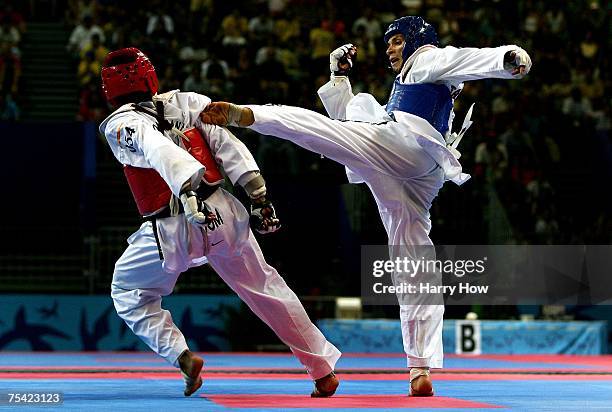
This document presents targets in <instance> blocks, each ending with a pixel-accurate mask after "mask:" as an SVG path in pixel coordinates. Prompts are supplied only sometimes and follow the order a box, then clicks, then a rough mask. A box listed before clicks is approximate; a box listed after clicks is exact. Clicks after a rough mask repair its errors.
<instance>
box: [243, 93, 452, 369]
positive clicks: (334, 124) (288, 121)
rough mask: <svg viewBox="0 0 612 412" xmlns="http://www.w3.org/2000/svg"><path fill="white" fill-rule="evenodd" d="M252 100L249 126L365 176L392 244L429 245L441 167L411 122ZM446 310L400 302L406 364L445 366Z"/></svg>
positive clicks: (441, 177)
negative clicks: (359, 118) (336, 116)
mask: <svg viewBox="0 0 612 412" xmlns="http://www.w3.org/2000/svg"><path fill="white" fill-rule="evenodd" d="M247 107H249V108H250V109H251V110H253V114H254V116H255V123H254V124H253V125H252V126H250V128H251V129H253V130H255V131H257V132H259V133H261V134H264V135H271V136H276V137H279V138H282V139H285V140H289V141H291V142H293V143H295V144H297V145H298V146H301V147H303V148H305V149H307V150H310V151H313V152H315V153H319V154H322V155H323V156H325V157H327V158H330V159H332V160H335V161H336V162H338V163H341V164H343V165H344V166H346V167H348V168H349V169H350V170H351V171H353V172H355V173H357V175H359V176H360V177H361V178H363V180H364V181H365V182H366V183H367V184H368V186H369V187H370V190H371V191H372V193H373V194H374V197H375V199H376V202H377V204H378V208H379V212H380V215H381V219H382V221H383V224H384V226H385V229H386V230H387V234H388V236H389V245H432V242H431V240H430V239H429V230H430V228H431V222H430V220H429V208H430V206H431V202H432V201H433V199H434V198H435V197H436V195H437V193H438V190H439V189H440V187H442V184H443V183H444V174H443V172H442V170H441V168H440V167H438V165H437V163H436V162H435V160H434V159H433V158H432V157H431V156H430V155H429V154H428V153H427V152H426V151H425V150H424V149H423V148H422V147H421V146H420V145H419V143H418V142H417V139H416V135H415V134H414V132H412V131H410V129H408V128H406V127H405V126H403V125H402V124H400V123H397V122H387V123H381V124H372V123H366V122H355V121H342V120H332V119H330V118H328V117H326V116H323V115H321V114H319V113H316V112H313V111H310V110H306V109H302V108H299V107H291V106H276V105H275V106H270V105H267V106H257V105H248V106H247ZM443 314H444V306H443V305H433V304H400V319H401V328H402V337H403V343H404V350H405V352H406V356H407V364H408V367H431V368H441V367H442V364H443V348H442V323H443Z"/></svg>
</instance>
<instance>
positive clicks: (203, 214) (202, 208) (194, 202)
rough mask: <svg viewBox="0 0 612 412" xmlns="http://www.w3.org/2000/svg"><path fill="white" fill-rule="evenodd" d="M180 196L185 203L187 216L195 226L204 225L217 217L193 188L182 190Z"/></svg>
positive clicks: (184, 209) (184, 207) (184, 208)
mask: <svg viewBox="0 0 612 412" xmlns="http://www.w3.org/2000/svg"><path fill="white" fill-rule="evenodd" d="M179 198H180V199H181V203H182V204H183V211H184V212H185V218H186V219H187V221H188V222H189V223H191V224H192V225H194V226H203V225H205V224H207V223H208V222H210V221H212V220H214V219H215V218H216V216H215V214H214V213H213V212H211V211H210V210H209V209H208V207H207V206H206V203H204V202H203V201H201V200H200V199H199V198H198V195H197V193H196V192H194V191H193V190H185V191H182V192H181V194H180V196H179Z"/></svg>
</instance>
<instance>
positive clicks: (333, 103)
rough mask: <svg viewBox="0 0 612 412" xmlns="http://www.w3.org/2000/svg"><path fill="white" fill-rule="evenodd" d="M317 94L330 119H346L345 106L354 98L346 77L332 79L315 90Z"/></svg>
mask: <svg viewBox="0 0 612 412" xmlns="http://www.w3.org/2000/svg"><path fill="white" fill-rule="evenodd" d="M317 94H318V95H319V98H320V99H321V102H322V103H323V106H324V107H325V110H326V111H327V114H328V115H329V117H330V118H332V119H336V120H345V119H346V106H347V105H348V103H349V101H351V99H352V98H353V97H355V95H354V94H353V90H352V88H351V82H349V79H348V77H345V76H341V77H340V76H338V77H335V78H332V79H331V80H330V81H329V82H327V83H325V84H324V85H323V86H321V87H320V88H319V90H317Z"/></svg>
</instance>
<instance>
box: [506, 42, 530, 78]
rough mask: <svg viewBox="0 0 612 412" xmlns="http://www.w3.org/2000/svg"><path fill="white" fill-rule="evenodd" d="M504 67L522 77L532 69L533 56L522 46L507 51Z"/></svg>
mask: <svg viewBox="0 0 612 412" xmlns="http://www.w3.org/2000/svg"><path fill="white" fill-rule="evenodd" d="M504 68H505V69H506V70H508V71H509V72H510V73H511V74H513V75H515V76H516V77H517V78H519V79H520V78H522V77H523V76H525V75H526V74H527V73H529V71H530V70H531V57H529V54H527V52H526V51H525V50H523V49H521V48H518V49H516V50H512V51H510V52H507V53H506V56H505V57H504Z"/></svg>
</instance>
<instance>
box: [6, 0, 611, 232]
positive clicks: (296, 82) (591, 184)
mask: <svg viewBox="0 0 612 412" xmlns="http://www.w3.org/2000/svg"><path fill="white" fill-rule="evenodd" d="M144 4H145V2H141V1H132V2H119V1H118V0H89V1H87V0H68V1H67V7H66V8H65V10H66V13H65V17H64V18H65V22H66V24H67V26H68V27H69V29H70V31H71V34H70V38H69V42H68V44H67V45H66V47H67V50H68V51H69V52H70V53H71V55H72V56H73V58H74V61H75V71H76V73H75V75H76V76H77V77H78V81H79V85H80V91H79V96H80V108H79V112H78V115H77V118H78V119H79V120H93V121H99V120H101V119H102V118H104V117H105V116H106V115H107V114H108V107H107V105H106V103H105V101H104V99H103V97H102V94H101V90H100V83H99V73H100V67H101V64H102V61H103V60H104V56H105V55H106V54H107V53H108V51H109V50H112V49H117V48H121V47H128V46H135V47H138V48H140V49H141V50H143V51H144V52H145V53H146V54H147V55H149V56H150V58H151V60H152V61H153V63H154V65H155V66H156V68H157V72H158V76H159V78H160V90H162V91H165V90H171V89H183V90H186V91H195V92H200V93H203V94H205V95H208V96H210V97H211V98H212V99H213V100H215V99H222V100H230V101H234V102H237V103H262V104H263V103H286V104H291V105H297V106H302V107H306V108H310V109H314V110H318V111H323V109H322V106H321V104H320V102H319V100H318V98H317V96H316V90H317V88H318V87H319V86H321V85H322V84H323V83H325V82H326V81H327V80H328V78H329V61H328V55H329V52H330V51H331V50H333V49H335V48H336V47H338V46H340V45H342V44H344V43H347V42H351V43H354V44H356V45H357V47H358V57H357V61H356V64H355V67H354V70H353V72H352V74H351V82H352V85H353V91H354V92H355V93H357V92H361V91H363V92H368V93H371V94H373V95H374V96H375V97H376V98H377V99H378V100H379V102H380V103H382V104H384V103H385V102H386V100H387V98H388V94H389V91H390V85H391V83H392V80H393V76H392V74H391V72H390V70H389V69H388V62H387V60H386V56H385V48H386V46H385V44H384V43H383V41H382V34H383V32H384V30H385V28H386V25H387V24H388V23H389V22H390V21H391V20H393V19H394V18H395V17H398V16H401V15H408V14H419V15H422V16H424V18H425V19H426V20H427V21H428V22H430V23H432V24H433V25H434V26H435V27H436V28H437V31H438V34H439V38H440V41H441V44H442V46H445V45H453V46H456V47H494V46H499V45H504V44H517V45H520V46H521V47H523V48H524V49H526V50H527V51H528V52H529V53H530V55H531V56H532V59H533V69H532V71H531V73H530V74H529V76H527V78H526V79H524V80H521V81H499V80H487V81H479V82H473V83H468V84H467V85H466V87H465V89H464V91H463V92H462V95H461V96H460V97H459V98H458V100H457V102H456V104H455V111H456V112H457V119H459V120H457V121H456V123H459V121H460V119H462V118H463V115H464V114H465V112H466V111H467V108H468V107H469V106H470V104H471V103H473V102H475V103H476V105H475V112H474V116H473V120H474V126H473V127H472V129H470V131H469V132H468V135H467V136H466V138H464V139H463V141H462V144H461V146H460V148H459V149H460V151H461V153H462V158H461V160H462V163H463V165H464V168H465V171H467V172H469V173H471V174H472V176H473V179H474V180H475V182H472V183H467V186H468V187H469V190H467V191H464V192H460V191H461V190H463V189H455V188H449V187H448V186H450V185H447V187H445V189H444V190H443V191H442V192H441V195H440V199H439V200H438V201H437V202H436V204H435V206H434V210H433V211H432V218H433V220H434V229H433V232H432V236H433V238H434V240H436V241H437V242H445V243H459V242H462V241H463V243H470V242H481V243H482V242H487V243H499V242H508V243H539V244H549V243H557V244H563V243H609V242H610V241H612V238H611V236H612V235H611V234H612V221H611V218H610V216H611V215H612V214H611V213H610V210H611V209H612V207H611V205H612V199H611V197H612V196H611V194H610V193H611V192H612V191H610V190H609V186H610V184H609V181H610V178H612V143H611V140H610V123H611V110H610V107H611V101H610V96H612V94H611V93H610V91H611V90H610V89H611V81H610V73H612V70H611V69H612V68H611V67H610V66H611V65H610V57H609V55H610V53H609V51H610V50H609V48H610V41H609V39H610V38H611V35H612V25H611V11H612V2H610V1H607V0H568V1H565V2H546V1H543V0H518V1H515V0H492V1H478V0H452V1H451V0H401V1H400V0H380V1H377V2H375V3H374V2H370V1H365V0H354V1H351V2H343V1H331V0H327V1H322V0H245V1H240V2H224V1H220V0H189V1H187V0H178V1H167V0H150V1H147V2H146V6H144ZM1 22H2V26H1V28H0V30H1V31H0V33H1V39H2V57H1V60H0V65H1V71H0V76H2V82H1V83H0V86H1V87H2V89H0V91H1V92H2V93H1V95H2V99H3V101H2V104H3V108H4V107H5V106H6V107H8V106H9V103H7V101H10V100H11V99H10V96H11V94H14V93H15V92H16V91H17V87H18V86H17V85H18V78H19V72H20V64H19V49H18V44H19V38H20V35H21V33H23V30H25V25H24V23H23V19H22V18H21V17H20V16H19V15H18V14H17V15H16V14H14V13H13V14H11V12H10V9H9V11H6V8H5V11H4V12H3V13H2V15H1ZM9 111H10V110H9ZM3 113H4V109H3ZM2 116H3V117H4V116H5V115H4V114H3V115H2ZM458 126H459V124H455V128H458ZM246 133H248V132H246ZM255 140H257V139H255ZM249 141H253V139H250V140H249ZM251 147H252V149H253V150H254V152H255V153H256V155H257V159H258V161H259V162H260V165H261V166H262V168H263V169H264V171H265V172H266V175H267V176H269V177H270V178H271V179H272V180H277V181H280V182H283V181H309V179H313V178H316V176H319V177H322V178H324V179H326V181H329V177H330V175H331V177H332V178H333V179H337V180H338V181H341V180H342V174H343V170H342V168H339V167H335V166H330V163H331V162H329V161H327V160H324V159H321V158H319V157H318V156H313V155H311V154H308V153H306V152H305V151H303V150H299V149H296V147H295V146H293V145H291V144H288V143H285V142H283V141H281V140H276V139H261V140H260V141H258V143H256V144H251ZM313 176H314V177H313ZM333 179H332V180H333ZM606 187H608V189H606Z"/></svg>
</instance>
